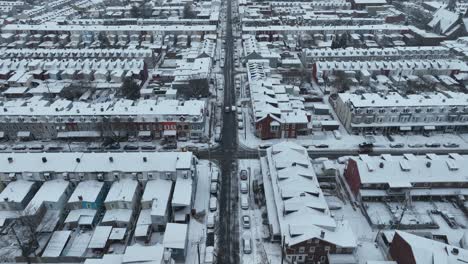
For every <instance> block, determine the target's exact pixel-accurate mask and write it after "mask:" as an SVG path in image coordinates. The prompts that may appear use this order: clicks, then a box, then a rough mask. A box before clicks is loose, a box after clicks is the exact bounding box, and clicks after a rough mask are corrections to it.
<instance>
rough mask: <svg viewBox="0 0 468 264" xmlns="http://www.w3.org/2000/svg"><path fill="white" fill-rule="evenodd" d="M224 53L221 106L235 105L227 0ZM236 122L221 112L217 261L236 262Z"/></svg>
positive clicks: (230, 28) (237, 242) (232, 115)
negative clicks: (222, 102) (222, 100)
mask: <svg viewBox="0 0 468 264" xmlns="http://www.w3.org/2000/svg"><path fill="white" fill-rule="evenodd" d="M225 4H226V13H227V15H226V30H225V35H224V37H225V39H226V47H225V51H226V55H225V61H224V106H225V107H226V106H229V107H230V106H232V105H235V104H236V103H235V102H236V100H235V89H234V85H233V83H234V62H233V58H234V57H233V49H234V45H233V44H234V40H233V36H232V17H231V5H232V3H231V1H226V2H225ZM236 151H237V124H236V120H235V113H232V112H229V113H226V112H225V113H224V117H223V130H222V138H221V146H220V148H219V149H218V151H217V152H216V154H217V157H214V158H215V159H218V160H219V161H220V164H221V172H222V175H221V188H220V189H221V190H220V197H219V209H220V214H219V216H220V218H219V224H220V225H219V233H218V235H219V240H218V263H239V237H238V232H239V230H238V229H239V227H238V223H237V206H238V204H237V193H238V192H237V177H236V176H237V165H236V164H237V163H236V162H235V161H236V158H235V155H234V153H235V152H236Z"/></svg>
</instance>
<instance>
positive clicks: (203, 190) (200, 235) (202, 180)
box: [185, 160, 219, 264]
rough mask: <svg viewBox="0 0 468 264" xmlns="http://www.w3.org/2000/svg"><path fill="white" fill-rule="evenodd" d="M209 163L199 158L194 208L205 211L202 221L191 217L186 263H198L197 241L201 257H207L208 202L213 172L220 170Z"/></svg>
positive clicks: (198, 211)
mask: <svg viewBox="0 0 468 264" xmlns="http://www.w3.org/2000/svg"><path fill="white" fill-rule="evenodd" d="M209 164H210V162H209V161H207V160H199V163H198V165H197V170H198V182H197V190H196V194H195V201H194V205H193V208H194V209H195V210H196V211H197V213H200V212H203V211H204V212H205V213H204V214H203V217H202V219H203V220H202V222H199V221H198V220H196V219H195V218H193V217H191V218H190V223H189V237H188V239H189V241H188V245H187V247H188V248H187V257H186V261H185V263H186V264H195V263H198V250H197V243H200V259H201V260H203V259H204V257H205V241H206V231H207V228H206V217H207V215H208V203H209V199H210V182H211V174H212V173H216V172H217V171H219V169H218V167H217V166H216V164H214V163H211V164H212V165H211V168H210V165H209Z"/></svg>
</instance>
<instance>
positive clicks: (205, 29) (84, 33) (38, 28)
mask: <svg viewBox="0 0 468 264" xmlns="http://www.w3.org/2000/svg"><path fill="white" fill-rule="evenodd" d="M216 29H217V27H216V25H59V24H55V25H45V24H41V25H29V24H8V25H6V26H5V27H4V28H2V32H4V33H13V34H19V33H27V34H30V35H34V34H37V33H38V34H68V35H70V36H72V39H73V38H74V37H73V36H78V37H81V38H82V39H81V41H92V40H93V39H94V37H95V36H98V35H99V34H101V33H102V34H104V35H105V36H111V35H117V36H118V35H121V36H122V37H123V36H128V37H129V36H131V35H135V34H137V35H146V34H149V35H152V36H157V35H162V36H164V35H167V34H175V35H187V36H192V35H201V36H203V35H205V34H209V33H216ZM96 39H97V37H96ZM75 40H78V39H75Z"/></svg>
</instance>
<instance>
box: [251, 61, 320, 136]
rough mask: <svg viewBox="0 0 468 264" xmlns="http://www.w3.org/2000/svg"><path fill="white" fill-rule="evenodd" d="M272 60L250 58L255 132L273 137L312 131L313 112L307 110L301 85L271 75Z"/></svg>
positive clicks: (303, 133)
mask: <svg viewBox="0 0 468 264" xmlns="http://www.w3.org/2000/svg"><path fill="white" fill-rule="evenodd" d="M268 64H269V61H268V60H249V61H248V62H247V68H248V79H249V86H250V91H251V92H250V93H251V96H250V97H251V104H252V113H251V114H252V119H253V120H254V123H255V135H256V136H257V137H259V138H261V139H271V138H295V137H297V136H299V135H306V134H308V133H309V132H310V130H309V123H310V121H311V114H310V113H308V112H306V111H305V107H304V102H303V98H301V97H300V96H299V88H298V87H295V86H292V85H283V84H281V83H280V82H279V81H280V80H279V79H275V78H272V77H268V75H269V69H268V68H269V66H268Z"/></svg>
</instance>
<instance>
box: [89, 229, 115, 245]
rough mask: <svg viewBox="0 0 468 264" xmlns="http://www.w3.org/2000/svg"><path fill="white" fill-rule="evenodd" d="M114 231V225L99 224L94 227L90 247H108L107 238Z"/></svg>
mask: <svg viewBox="0 0 468 264" xmlns="http://www.w3.org/2000/svg"><path fill="white" fill-rule="evenodd" d="M111 232H112V226H97V227H96V228H95V229H94V233H93V236H92V237H91V241H90V242H89V245H88V248H91V249H103V248H105V247H106V244H107V240H108V238H109V235H110V233H111Z"/></svg>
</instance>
